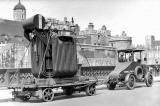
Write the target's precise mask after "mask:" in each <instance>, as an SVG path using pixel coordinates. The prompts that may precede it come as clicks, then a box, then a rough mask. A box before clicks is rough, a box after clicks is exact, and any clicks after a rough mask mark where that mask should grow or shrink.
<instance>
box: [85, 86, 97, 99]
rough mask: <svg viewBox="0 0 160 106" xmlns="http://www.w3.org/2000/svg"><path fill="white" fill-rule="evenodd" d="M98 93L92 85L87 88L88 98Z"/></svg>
mask: <svg viewBox="0 0 160 106" xmlns="http://www.w3.org/2000/svg"><path fill="white" fill-rule="evenodd" d="M95 93H96V87H95V85H90V86H87V87H86V95H87V96H92V95H94V94H95Z"/></svg>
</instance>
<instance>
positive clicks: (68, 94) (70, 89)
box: [63, 87, 74, 96]
mask: <svg viewBox="0 0 160 106" xmlns="http://www.w3.org/2000/svg"><path fill="white" fill-rule="evenodd" d="M63 93H64V94H65V95H67V96H71V95H72V94H73V93H74V89H73V87H68V88H64V89H63Z"/></svg>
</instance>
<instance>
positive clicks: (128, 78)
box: [125, 74, 135, 90]
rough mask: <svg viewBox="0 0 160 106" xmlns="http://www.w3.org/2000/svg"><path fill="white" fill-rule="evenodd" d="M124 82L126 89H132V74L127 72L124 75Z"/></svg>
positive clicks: (133, 82) (133, 84) (133, 81)
mask: <svg viewBox="0 0 160 106" xmlns="http://www.w3.org/2000/svg"><path fill="white" fill-rule="evenodd" d="M125 82H126V86H127V89H128V90H132V89H134V86H135V77H134V75H133V74H127V75H126V77H125Z"/></svg>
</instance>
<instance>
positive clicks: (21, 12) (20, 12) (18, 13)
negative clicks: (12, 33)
mask: <svg viewBox="0 0 160 106" xmlns="http://www.w3.org/2000/svg"><path fill="white" fill-rule="evenodd" d="M13 18H14V20H15V21H24V20H25V19H26V8H25V7H24V5H23V4H22V3H21V1H20V0H19V2H18V4H17V5H15V7H14V8H13Z"/></svg>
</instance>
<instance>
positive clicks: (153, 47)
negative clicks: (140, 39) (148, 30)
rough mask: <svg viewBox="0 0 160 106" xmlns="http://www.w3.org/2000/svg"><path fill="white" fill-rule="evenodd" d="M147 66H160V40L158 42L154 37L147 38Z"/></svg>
mask: <svg viewBox="0 0 160 106" xmlns="http://www.w3.org/2000/svg"><path fill="white" fill-rule="evenodd" d="M145 42H146V54H147V64H149V65H154V64H160V40H156V39H155V36H154V35H148V36H146V37H145Z"/></svg>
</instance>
